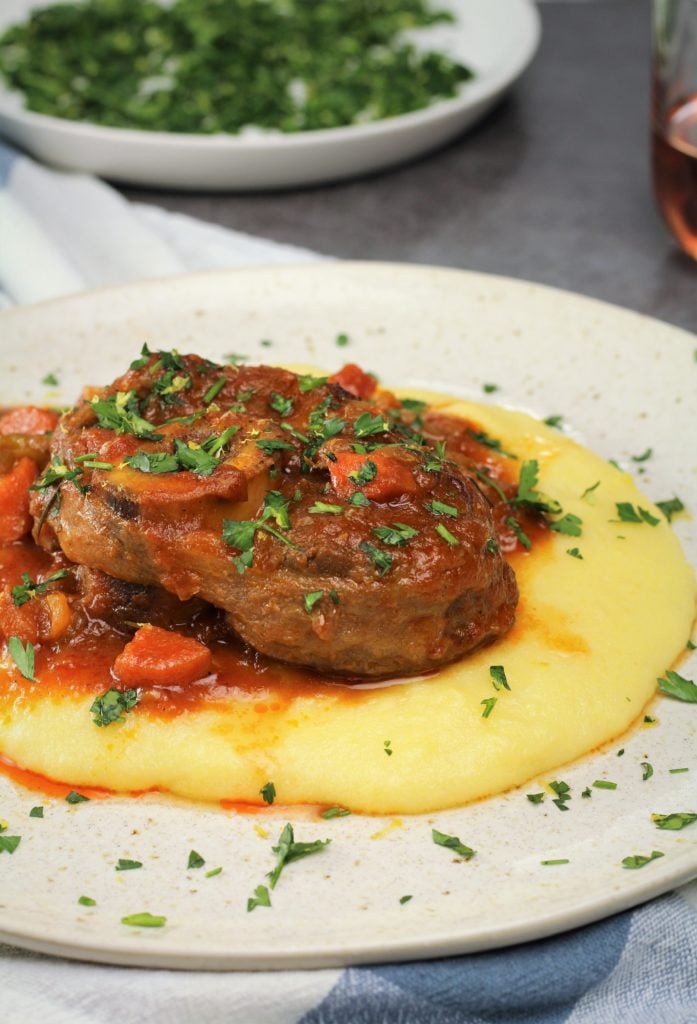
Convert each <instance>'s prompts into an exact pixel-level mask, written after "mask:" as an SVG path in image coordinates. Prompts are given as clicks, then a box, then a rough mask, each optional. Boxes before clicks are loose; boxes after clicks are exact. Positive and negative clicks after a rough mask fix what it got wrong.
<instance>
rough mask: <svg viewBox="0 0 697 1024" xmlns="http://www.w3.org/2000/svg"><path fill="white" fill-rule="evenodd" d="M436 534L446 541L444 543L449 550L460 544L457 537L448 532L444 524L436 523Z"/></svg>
mask: <svg viewBox="0 0 697 1024" xmlns="http://www.w3.org/2000/svg"><path fill="white" fill-rule="evenodd" d="M436 533H437V534H438V535H439V537H442V538H443V540H444V541H446V543H447V544H449V545H450V547H451V548H454V547H455V546H456V545H457V544H459V543H460V541H459V540H458V539H457V537H455V536H454V535H453V534H452V533H451V532H450V530H449V529H448V527H447V526H446V525H445V523H438V525H437V526H436Z"/></svg>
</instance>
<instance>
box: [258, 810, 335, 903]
mask: <svg viewBox="0 0 697 1024" xmlns="http://www.w3.org/2000/svg"><path fill="white" fill-rule="evenodd" d="M330 842H331V839H315V840H314V841H313V842H310V843H296V841H295V835H294V833H293V826H292V825H291V824H290V822H288V823H287V824H286V825H284V827H283V829H282V831H281V834H280V836H279V838H278V846H274V847H272V849H273V852H274V853H275V854H277V859H276V866H275V868H274V869H273V871H270V872H269V879H270V882H269V884H270V886H271V888H272V889H275V888H276V883H277V882H278V879H279V878H280V876H281V872H282V871H283V869H284V867H285V866H286V864H290V863H291V862H292V861H294V860H300V858H301V857H309V856H310V854H312V853H319V851H320V850H323V849H324V847H325V846H327V845H328V844H329V843H330Z"/></svg>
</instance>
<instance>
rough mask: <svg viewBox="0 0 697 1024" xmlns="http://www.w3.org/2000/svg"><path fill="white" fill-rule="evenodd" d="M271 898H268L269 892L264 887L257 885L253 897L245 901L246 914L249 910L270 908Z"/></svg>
mask: <svg viewBox="0 0 697 1024" xmlns="http://www.w3.org/2000/svg"><path fill="white" fill-rule="evenodd" d="M270 906H271V897H270V896H269V890H268V889H267V888H266V886H265V885H258V886H257V887H256V889H255V890H254V895H253V896H250V897H249V899H248V900H247V913H249V912H250V910H254V909H255V908H256V907H270Z"/></svg>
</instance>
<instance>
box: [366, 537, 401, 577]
mask: <svg viewBox="0 0 697 1024" xmlns="http://www.w3.org/2000/svg"><path fill="white" fill-rule="evenodd" d="M358 548H359V550H360V551H363V552H364V554H366V555H367V556H368V557H369V558H370V560H371V562H372V563H373V565H374V566H375V568H376V569H377V570H378V573H379V574H380V576H385V575H386V574H387V573H388V572H389V571H390V569H391V568H392V561H393V559H392V556H391V555H388V554H387V552H385V551H380V550H379V549H378V548H376V547H375V546H374V545H373V544H370V543H369V542H368V541H367V540H364V541H361V543H360V544H359V545H358Z"/></svg>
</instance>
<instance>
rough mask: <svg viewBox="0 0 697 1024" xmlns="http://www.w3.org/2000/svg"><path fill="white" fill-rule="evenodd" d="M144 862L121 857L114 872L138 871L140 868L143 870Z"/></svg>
mask: <svg viewBox="0 0 697 1024" xmlns="http://www.w3.org/2000/svg"><path fill="white" fill-rule="evenodd" d="M142 866H143V862H142V861H140V860H128V858H124V857H119V859H118V861H117V863H116V865H115V867H114V871H136V870H137V869H138V868H142Z"/></svg>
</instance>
